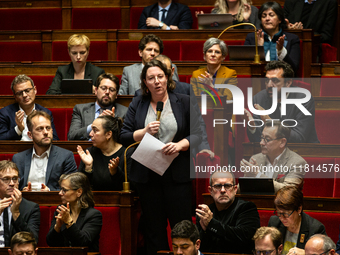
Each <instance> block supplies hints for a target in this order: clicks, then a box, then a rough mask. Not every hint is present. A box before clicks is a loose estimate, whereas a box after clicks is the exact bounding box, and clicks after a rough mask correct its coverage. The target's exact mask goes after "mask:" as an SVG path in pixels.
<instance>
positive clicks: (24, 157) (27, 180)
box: [13, 111, 77, 191]
mask: <svg viewBox="0 0 340 255" xmlns="http://www.w3.org/2000/svg"><path fill="white" fill-rule="evenodd" d="M27 126H28V128H29V132H28V135H29V136H30V137H31V138H32V139H33V148H31V149H28V150H26V151H23V152H20V153H17V154H15V155H14V156H13V162H15V163H16V164H17V165H18V168H19V172H20V176H22V179H21V181H20V189H21V190H24V191H31V190H42V191H49V190H59V184H58V181H59V178H60V176H61V175H62V174H67V173H72V172H75V171H77V165H76V162H75V160H74V156H73V153H72V152H71V151H69V150H65V149H63V148H60V147H57V146H54V145H52V128H51V121H50V118H49V115H48V114H46V113H45V112H43V111H35V112H34V113H32V114H31V115H30V116H29V117H28V118H27Z"/></svg>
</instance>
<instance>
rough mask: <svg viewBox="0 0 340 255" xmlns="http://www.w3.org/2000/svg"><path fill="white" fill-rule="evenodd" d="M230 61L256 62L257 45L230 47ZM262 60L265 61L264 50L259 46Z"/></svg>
mask: <svg viewBox="0 0 340 255" xmlns="http://www.w3.org/2000/svg"><path fill="white" fill-rule="evenodd" d="M228 52H229V59H230V60H254V56H255V52H256V50H255V45H228ZM258 52H259V55H260V60H261V61H264V60H265V56H264V48H263V46H258Z"/></svg>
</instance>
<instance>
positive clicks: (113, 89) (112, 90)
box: [99, 86, 117, 93]
mask: <svg viewBox="0 0 340 255" xmlns="http://www.w3.org/2000/svg"><path fill="white" fill-rule="evenodd" d="M99 88H100V89H101V90H102V91H104V92H105V91H106V90H109V91H110V92H111V93H115V92H116V91H117V90H116V89H115V88H110V87H106V86H100V87H99Z"/></svg>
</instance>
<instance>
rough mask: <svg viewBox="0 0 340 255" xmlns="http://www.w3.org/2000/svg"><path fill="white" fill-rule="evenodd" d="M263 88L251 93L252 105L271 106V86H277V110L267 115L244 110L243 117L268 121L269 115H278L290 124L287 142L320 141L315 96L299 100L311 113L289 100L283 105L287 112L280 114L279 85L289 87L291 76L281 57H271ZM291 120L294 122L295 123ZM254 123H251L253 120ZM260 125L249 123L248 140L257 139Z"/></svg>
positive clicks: (296, 95) (291, 95)
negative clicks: (244, 114)
mask: <svg viewBox="0 0 340 255" xmlns="http://www.w3.org/2000/svg"><path fill="white" fill-rule="evenodd" d="M266 71H267V72H266V79H267V80H266V89H264V90H262V91H260V92H259V93H257V94H256V95H255V96H254V99H253V104H254V106H255V109H257V110H268V109H270V108H271V107H272V104H273V103H272V100H273V99H272V88H273V87H276V88H277V93H278V105H277V107H276V111H275V112H273V113H272V114H270V115H269V116H268V115H262V116H258V115H255V114H254V115H253V116H252V115H251V113H250V112H248V111H247V110H245V112H246V121H247V122H248V121H252V120H254V119H255V120H262V121H263V122H267V121H268V120H271V119H279V120H280V121H283V120H287V121H286V122H285V125H288V126H290V127H291V133H290V138H289V140H288V142H291V143H319V140H318V136H317V134H316V129H315V122H314V118H315V105H314V99H313V97H311V99H310V100H309V101H308V102H307V103H304V104H302V105H303V106H304V107H305V108H306V109H307V111H308V112H310V113H311V114H312V115H305V114H304V113H303V112H302V111H301V110H300V109H299V108H298V107H297V106H296V105H295V104H288V105H287V106H286V108H287V111H286V115H282V114H281V107H280V105H279V104H280V102H281V98H280V95H281V88H282V87H290V86H291V85H292V83H293V81H292V79H291V77H294V71H293V70H292V68H291V67H290V65H289V64H287V63H285V62H283V61H271V62H269V63H268V64H267V65H266ZM304 97H305V95H304V94H302V93H289V95H288V99H300V98H304ZM291 120H294V121H296V122H297V124H296V126H294V125H295V123H294V121H291ZM255 125H259V121H256V123H255ZM253 126H254V124H253ZM263 126H264V125H262V126H261V127H251V126H248V128H247V134H248V138H249V140H250V141H251V142H260V141H261V134H262V130H263Z"/></svg>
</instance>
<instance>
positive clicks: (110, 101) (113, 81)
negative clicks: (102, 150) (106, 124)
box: [67, 73, 128, 140]
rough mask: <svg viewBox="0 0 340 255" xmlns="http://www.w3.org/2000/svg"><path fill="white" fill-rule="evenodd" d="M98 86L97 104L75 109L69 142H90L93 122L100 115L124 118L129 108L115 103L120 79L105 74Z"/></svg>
mask: <svg viewBox="0 0 340 255" xmlns="http://www.w3.org/2000/svg"><path fill="white" fill-rule="evenodd" d="M97 84H98V85H97V86H96V88H95V94H96V96H97V100H96V102H93V103H86V104H77V105H75V107H74V108H73V113H72V121H71V126H70V130H69V132H68V134H67V138H68V140H88V139H89V138H90V136H89V135H90V132H91V130H92V129H91V125H92V122H93V121H94V120H95V119H96V118H97V117H98V116H99V115H111V116H113V117H120V118H124V116H125V114H126V112H127V109H128V108H127V107H126V106H124V105H121V104H117V103H115V101H116V99H117V95H118V91H119V79H118V78H117V77H116V76H115V75H113V74H110V73H105V74H102V75H100V76H99V77H98V79H97ZM104 89H105V90H104ZM111 90H112V91H111Z"/></svg>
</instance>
